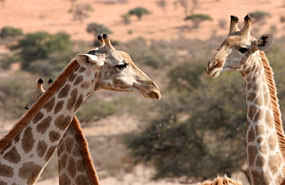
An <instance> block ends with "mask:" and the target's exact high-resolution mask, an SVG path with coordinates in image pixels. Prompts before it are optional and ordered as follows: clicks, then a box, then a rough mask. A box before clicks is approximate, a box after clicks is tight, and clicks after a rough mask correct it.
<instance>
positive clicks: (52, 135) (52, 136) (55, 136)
mask: <svg viewBox="0 0 285 185" xmlns="http://www.w3.org/2000/svg"><path fill="white" fill-rule="evenodd" d="M59 138H60V135H59V133H57V132H55V131H50V132H49V140H50V141H51V142H55V141H58V140H59Z"/></svg>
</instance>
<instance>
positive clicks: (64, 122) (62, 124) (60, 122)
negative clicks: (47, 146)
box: [54, 115, 71, 130]
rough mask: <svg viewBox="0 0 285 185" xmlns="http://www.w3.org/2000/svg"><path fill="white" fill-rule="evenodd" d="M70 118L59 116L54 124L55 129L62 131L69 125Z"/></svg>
mask: <svg viewBox="0 0 285 185" xmlns="http://www.w3.org/2000/svg"><path fill="white" fill-rule="evenodd" d="M70 121H71V117H70V116H64V115H60V116H58V117H57V118H56V120H55V122H54V124H55V126H56V127H57V128H59V129H61V130H64V129H65V128H66V127H67V126H68V125H69V123H70Z"/></svg>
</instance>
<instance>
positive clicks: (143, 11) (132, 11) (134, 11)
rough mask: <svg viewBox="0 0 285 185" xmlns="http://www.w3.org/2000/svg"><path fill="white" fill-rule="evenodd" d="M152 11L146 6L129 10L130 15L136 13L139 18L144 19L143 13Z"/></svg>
mask: <svg viewBox="0 0 285 185" xmlns="http://www.w3.org/2000/svg"><path fill="white" fill-rule="evenodd" d="M150 13H151V12H150V11H149V10H147V9H146V8H144V7H137V8H134V9H132V10H130V11H129V14H130V15H135V16H137V18H138V19H139V20H141V19H142V16H143V15H147V14H150Z"/></svg>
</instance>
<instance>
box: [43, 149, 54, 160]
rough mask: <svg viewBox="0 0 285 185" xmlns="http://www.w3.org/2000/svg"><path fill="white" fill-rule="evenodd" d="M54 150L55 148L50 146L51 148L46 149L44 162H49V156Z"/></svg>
mask: <svg viewBox="0 0 285 185" xmlns="http://www.w3.org/2000/svg"><path fill="white" fill-rule="evenodd" d="M55 148H56V146H51V147H50V148H49V149H48V151H47V153H46V156H45V160H46V161H48V160H49V158H50V156H51V155H52V153H53V152H54V150H55Z"/></svg>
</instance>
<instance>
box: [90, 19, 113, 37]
mask: <svg viewBox="0 0 285 185" xmlns="http://www.w3.org/2000/svg"><path fill="white" fill-rule="evenodd" d="M86 31H87V32H88V33H93V34H94V35H95V36H97V35H99V34H103V33H107V34H112V33H113V32H112V31H111V30H110V29H109V28H107V27H106V26H104V25H103V24H98V23H95V22H93V23H90V24H88V26H87V29H86Z"/></svg>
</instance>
